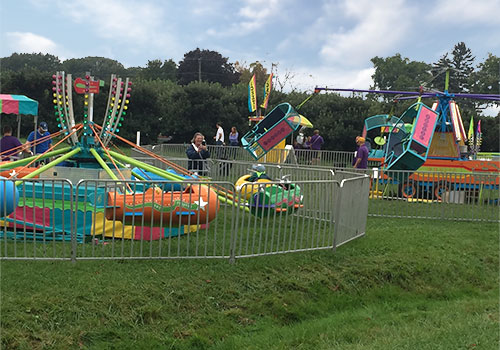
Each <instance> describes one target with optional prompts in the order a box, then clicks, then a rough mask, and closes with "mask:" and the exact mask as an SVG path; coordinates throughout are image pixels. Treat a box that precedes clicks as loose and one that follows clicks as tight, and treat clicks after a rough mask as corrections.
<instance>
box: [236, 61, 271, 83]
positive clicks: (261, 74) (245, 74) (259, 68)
mask: <svg viewBox="0 0 500 350" xmlns="http://www.w3.org/2000/svg"><path fill="white" fill-rule="evenodd" d="M234 65H235V70H236V72H238V73H239V74H240V82H241V83H245V84H248V82H249V81H250V79H251V78H252V77H253V75H254V74H255V80H256V81H257V84H258V85H262V86H264V84H265V83H266V80H267V77H268V73H267V69H266V68H265V67H264V66H263V65H262V63H260V62H259V61H256V62H254V63H250V66H249V67H248V68H247V67H245V66H244V64H240V63H239V62H236V63H235V64H234Z"/></svg>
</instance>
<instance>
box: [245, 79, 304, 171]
mask: <svg viewBox="0 0 500 350" xmlns="http://www.w3.org/2000/svg"><path fill="white" fill-rule="evenodd" d="M272 79H273V74H272V73H271V74H269V76H268V78H267V80H266V83H265V86H264V97H263V99H264V101H263V102H262V104H261V105H260V106H259V107H261V108H263V109H264V111H265V110H266V109H267V106H268V102H269V96H270V93H271V88H272ZM311 97H312V96H309V97H308V98H307V99H306V100H305V101H303V102H302V103H300V104H299V105H298V106H297V108H295V109H294V108H293V107H292V106H291V105H290V104H289V103H281V104H279V105H278V106H276V107H275V108H273V109H272V110H271V112H269V113H268V114H267V115H265V116H262V115H261V110H260V108H258V107H257V94H256V78H255V74H254V75H253V76H252V78H251V79H250V82H249V83H248V110H249V111H250V113H253V112H255V113H256V115H255V116H250V117H248V122H249V125H250V126H251V125H252V123H253V122H255V123H256V124H255V125H254V127H253V128H252V129H251V130H250V131H249V132H247V133H246V134H245V135H244V136H243V137H242V138H241V143H242V145H243V148H244V149H245V150H247V151H248V152H249V153H250V155H251V156H252V157H253V158H254V159H255V160H259V159H261V158H262V157H264V156H266V155H267V156H268V157H266V161H268V162H271V163H283V162H285V160H286V157H287V156H288V152H286V150H287V149H288V150H293V147H292V146H288V148H287V145H286V138H287V137H288V136H289V135H290V134H291V133H293V132H294V131H296V130H297V129H298V128H299V127H301V129H300V130H303V129H305V128H312V127H313V125H312V123H311V122H310V121H309V120H308V119H307V118H306V117H304V116H303V115H301V114H299V113H298V110H299V109H300V107H302V105H303V104H304V103H305V102H307V101H308V100H309V99H310V98H311ZM272 150H276V152H272Z"/></svg>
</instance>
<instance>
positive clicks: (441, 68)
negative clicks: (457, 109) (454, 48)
mask: <svg viewBox="0 0 500 350" xmlns="http://www.w3.org/2000/svg"><path fill="white" fill-rule="evenodd" d="M452 63H453V62H452V60H451V59H449V58H448V53H445V54H444V55H443V56H442V57H441V58H440V59H439V61H437V62H436V63H434V64H433V65H432V69H431V72H432V87H434V88H436V89H438V90H440V91H444V90H445V73H446V71H449V70H451V67H452Z"/></svg>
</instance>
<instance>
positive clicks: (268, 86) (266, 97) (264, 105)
mask: <svg viewBox="0 0 500 350" xmlns="http://www.w3.org/2000/svg"><path fill="white" fill-rule="evenodd" d="M272 87H273V73H271V74H269V77H268V78H267V81H266V85H265V86H264V102H262V104H261V105H260V106H261V107H262V108H264V109H266V108H267V104H268V102H269V94H270V93H271V88H272Z"/></svg>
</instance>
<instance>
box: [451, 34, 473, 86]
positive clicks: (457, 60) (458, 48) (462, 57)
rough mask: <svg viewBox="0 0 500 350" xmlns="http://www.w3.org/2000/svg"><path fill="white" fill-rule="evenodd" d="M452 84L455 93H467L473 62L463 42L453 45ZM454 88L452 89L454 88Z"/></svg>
mask: <svg viewBox="0 0 500 350" xmlns="http://www.w3.org/2000/svg"><path fill="white" fill-rule="evenodd" d="M452 55H453V68H454V73H455V74H453V77H454V79H453V81H452V82H453V84H454V85H455V86H456V90H452V91H457V92H468V91H470V87H471V80H470V78H471V74H472V72H473V71H474V60H475V57H474V56H472V52H471V50H470V49H469V48H468V47H467V46H465V43H464V42H460V43H458V44H456V45H455V47H454V49H453V52H452ZM455 86H454V87H455Z"/></svg>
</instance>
